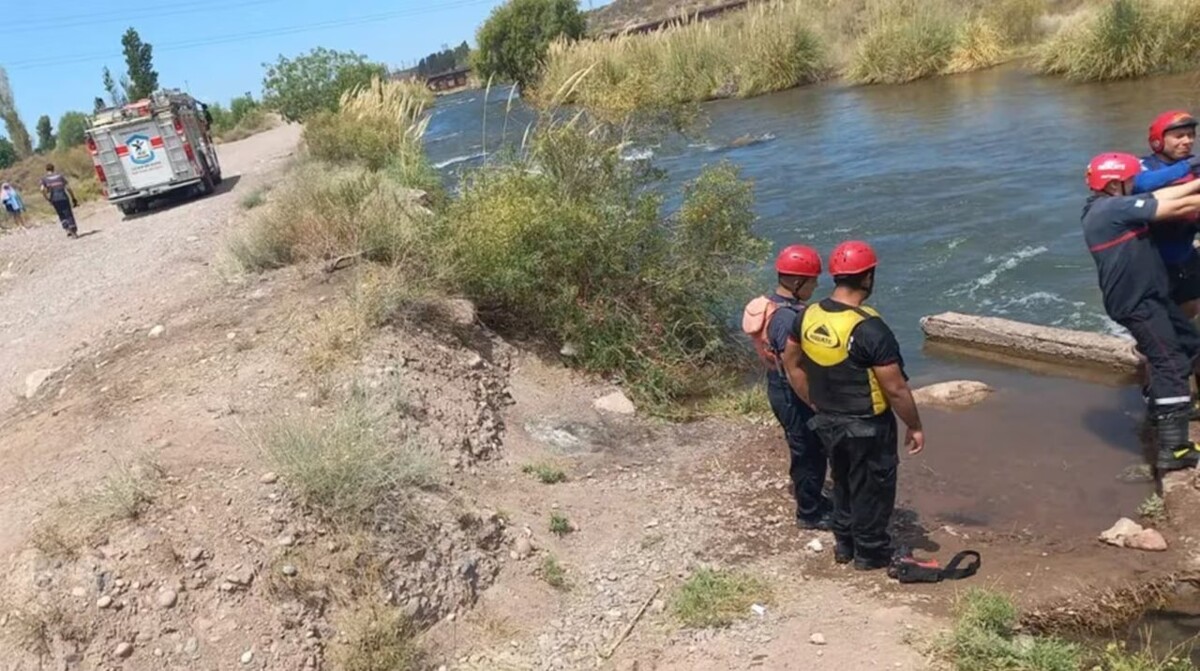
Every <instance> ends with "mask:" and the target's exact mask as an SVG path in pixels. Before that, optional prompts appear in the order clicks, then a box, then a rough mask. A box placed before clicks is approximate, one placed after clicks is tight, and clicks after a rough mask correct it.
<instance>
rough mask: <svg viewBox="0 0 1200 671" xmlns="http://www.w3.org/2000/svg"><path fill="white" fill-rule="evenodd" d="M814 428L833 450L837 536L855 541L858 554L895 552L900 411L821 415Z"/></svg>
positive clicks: (870, 556) (874, 556) (875, 555)
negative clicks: (859, 415) (891, 532)
mask: <svg viewBox="0 0 1200 671" xmlns="http://www.w3.org/2000/svg"><path fill="white" fill-rule="evenodd" d="M813 428H814V429H815V431H816V433H817V436H819V437H820V439H821V442H822V443H824V444H825V446H826V448H827V449H828V451H829V467H830V470H831V471H832V472H833V535H834V537H835V538H837V540H838V541H839V542H841V543H852V544H853V546H854V555H855V557H856V558H859V559H864V560H872V559H878V558H883V559H887V558H890V557H891V554H892V538H891V536H890V535H889V534H888V524H889V523H890V522H891V519H892V512H893V511H894V510H895V508H896V467H897V466H898V465H899V463H900V457H899V454H898V453H897V449H896V416H895V415H893V414H892V413H891V412H890V411H889V412H886V413H884V414H883V415H880V416H878V417H872V418H854V417H837V416H833V415H818V416H817V418H816V419H814V420H813Z"/></svg>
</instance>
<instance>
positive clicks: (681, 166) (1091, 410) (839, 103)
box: [427, 68, 1200, 640]
mask: <svg viewBox="0 0 1200 671" xmlns="http://www.w3.org/2000/svg"><path fill="white" fill-rule="evenodd" d="M1196 82H1197V79H1196V76H1194V75H1186V76H1176V77H1165V78H1158V79H1153V80H1143V81H1136V82H1122V83H1114V84H1093V85H1071V84H1067V83H1064V82H1062V81H1061V80H1057V79H1046V78H1038V77H1034V76H1031V75H1029V74H1026V73H1024V72H1022V71H1021V70H1020V69H1019V68H1000V69H996V70H992V71H988V72H982V73H975V74H969V75H962V76H955V77H944V78H939V79H933V80H929V81H925V82H919V83H914V84H909V85H904V86H895V87H857V88H856V87H843V86H821V87H809V88H802V89H796V90H793V91H788V92H783V93H778V94H774V95H769V96H764V97H761V98H755V99H751V100H744V101H723V102H717V103H712V104H708V105H705V106H704V110H705V113H706V116H707V118H708V120H709V124H708V126H707V128H706V129H705V131H704V133H703V137H702V138H701V139H699V140H697V139H696V138H689V139H683V138H665V139H663V140H662V141H661V144H656V145H652V146H639V147H632V148H630V149H629V150H627V156H628V158H630V159H631V160H634V159H647V160H651V161H653V162H654V163H655V164H656V165H657V166H659V167H662V168H665V169H666V170H667V171H668V173H669V175H670V181H671V182H672V184H673V185H675V186H678V184H680V183H681V182H682V181H684V180H689V179H692V178H694V177H695V176H696V175H697V174H698V172H699V171H700V170H701V169H702V168H703V166H704V165H706V164H709V163H712V162H714V161H719V160H729V161H733V162H735V163H736V164H737V165H739V166H740V167H741V169H742V171H743V174H744V176H746V177H748V178H750V179H752V180H753V181H754V193H755V198H756V207H757V210H758V214H759V215H760V221H759V224H758V231H759V232H760V233H761V234H762V235H765V236H767V237H769V238H770V239H771V240H772V242H773V243H775V248H776V249H778V248H779V247H782V246H783V245H785V244H789V243H792V242H802V243H807V244H811V245H813V246H815V247H817V248H818V249H819V250H821V251H822V253H828V251H829V250H830V249H831V248H832V247H833V246H834V245H835V244H836V243H837V242H839V241H841V240H844V239H847V238H861V239H865V240H868V241H870V242H871V243H872V244H873V245H874V246H875V248H876V250H877V251H878V253H879V255H880V259H881V261H880V269H879V273H878V279H877V289H876V294H875V296H874V297H873V298H872V304H873V305H875V306H876V307H877V308H879V309H880V310H881V312H882V313H883V315H884V317H885V318H886V319H887V321H888V323H889V324H891V325H892V327H893V329H894V330H895V331H896V332H897V335H898V336H899V338H900V342H901V345H902V347H903V348H904V352H905V357H906V359H907V361H908V367H909V372H910V374H912V376H913V378H914V382H915V383H918V384H919V383H922V382H928V381H936V380H941V379H951V378H955V377H968V378H974V379H980V380H983V381H985V382H988V383H990V384H992V385H993V386H995V387H996V388H997V389H998V392H997V394H996V395H995V396H994V397H993V398H992V399H990V400H989V401H987V402H986V403H985V404H984V405H983V406H980V408H979V409H977V410H975V411H971V412H969V413H942V412H936V411H929V412H927V413H926V415H927V417H926V424H927V432H928V434H929V436H930V448H929V450H928V451H927V454H926V455H925V456H923V457H922V458H921V460H920V461H919V462H914V463H913V464H912V465H911V466H905V469H906V470H905V472H904V474H903V475H902V495H901V498H902V505H907V506H909V507H911V508H912V509H914V510H915V511H916V512H917V513H918V514H919V515H920V516H921V517H922V519H923V520H924V521H925V523H926V525H927V526H928V525H930V524H932V525H934V526H936V525H937V524H945V525H954V526H956V527H964V526H965V527H971V526H975V527H982V528H990V529H1016V528H1022V529H1025V528H1028V529H1031V530H1032V531H1033V532H1034V533H1037V534H1042V535H1050V536H1059V537H1072V538H1077V539H1085V540H1086V539H1091V538H1094V536H1095V534H1096V533H1097V532H1098V531H1100V530H1102V529H1104V528H1106V527H1107V526H1109V525H1110V524H1111V523H1112V521H1114V520H1115V519H1116V518H1118V517H1120V516H1132V515H1133V514H1134V511H1135V509H1136V507H1137V505H1138V503H1140V502H1141V500H1142V499H1143V498H1144V497H1145V496H1146V495H1147V493H1148V492H1149V491H1150V488H1149V485H1148V484H1146V483H1144V482H1143V483H1129V482H1123V481H1120V480H1118V478H1117V477H1116V476H1117V474H1118V473H1120V472H1121V471H1122V470H1123V469H1124V468H1126V467H1129V466H1133V465H1136V464H1138V463H1139V461H1140V460H1141V455H1140V451H1141V449H1140V446H1139V443H1138V439H1137V433H1138V422H1139V415H1140V407H1139V404H1140V402H1139V398H1138V394H1137V392H1136V390H1134V389H1131V388H1128V387H1124V388H1122V387H1118V386H1100V385H1095V384H1088V383H1086V382H1082V381H1079V380H1071V379H1065V378H1061V377H1047V376H1038V375H1030V374H1028V373H1017V372H1014V371H1011V370H1006V369H1004V368H1000V367H997V366H991V365H985V364H981V363H977V362H970V361H964V360H957V359H947V358H944V357H937V356H934V355H932V354H930V353H928V352H926V351H925V349H924V348H923V347H922V336H921V332H920V327H919V321H918V320H919V319H920V318H921V317H922V316H924V315H928V314H934V313H938V312H943V311H949V310H955V311H961V312H968V313H975V314H984V315H997V316H1004V317H1009V318H1012V319H1018V320H1023V321H1029V322H1034V323H1039V324H1048V325H1056V326H1063V327H1068V328H1076V329H1084V330H1091V331H1098V332H1113V333H1120V329H1119V327H1117V326H1116V325H1115V324H1113V323H1112V322H1111V321H1109V320H1108V319H1107V317H1106V316H1105V315H1104V312H1103V310H1102V308H1101V305H1100V300H1099V299H1100V296H1099V291H1098V290H1097V287H1096V276H1095V268H1094V265H1093V263H1092V260H1091V258H1090V256H1089V254H1088V252H1087V250H1086V248H1085V246H1084V244H1083V239H1082V235H1081V232H1080V227H1079V216H1080V211H1081V208H1082V206H1083V204H1084V200H1085V198H1086V197H1087V192H1086V189H1085V187H1084V185H1083V173H1084V166H1085V165H1086V164H1087V162H1088V160H1089V159H1090V158H1091V157H1092V156H1093V155H1094V154H1096V153H1099V152H1101V151H1109V150H1119V151H1130V152H1137V153H1139V154H1141V153H1144V151H1145V149H1146V126H1147V124H1148V123H1149V120H1150V118H1151V117H1153V116H1154V115H1156V114H1157V113H1158V112H1160V111H1162V110H1164V109H1169V108H1177V107H1182V108H1191V107H1194V106H1195V104H1196V103H1197V102H1200V100H1198V96H1197V95H1196V93H1195V91H1196ZM532 118H533V115H532V114H531V113H530V112H529V111H528V110H527V109H525V108H524V107H523V106H522V105H521V103H520V101H519V100H513V99H511V98H510V97H509V92H508V91H507V90H500V91H497V90H493V91H492V92H491V94H490V97H487V98H486V105H485V93H484V92H483V91H470V92H466V93H461V94H458V95H455V96H451V97H448V98H445V99H443V100H441V101H439V104H438V107H437V110H436V112H435V114H434V117H433V119H432V122H431V124H430V127H429V134H428V137H427V141H428V151H429V154H430V156H431V158H432V160H433V162H434V163H435V164H437V165H438V166H439V167H440V168H441V169H443V170H444V171H445V173H446V175H447V177H448V178H450V179H451V180H453V179H454V177H455V175H457V174H458V171H460V170H462V169H469V168H470V167H471V166H474V165H478V164H479V162H481V161H484V160H486V157H485V150H486V152H491V153H495V152H496V151H497V150H498V149H500V148H501V147H502V146H504V145H505V144H510V145H511V144H516V143H519V142H520V141H521V138H522V136H523V134H524V133H525V131H526V127H527V125H528V124H529V123H530V121H531V120H532ZM485 126H486V128H485ZM485 134H486V137H487V142H486V144H485V143H484V136H485ZM762 277H763V282H764V288H765V287H766V286H768V285H769V282H770V279H771V272H770V270H769V269H766V268H764V269H763V272H762ZM825 282H826V284H828V280H825ZM826 288H828V287H826ZM733 316H734V315H731V318H732V317H733ZM1170 638H1172V639H1174V640H1179V636H1178V635H1176V634H1171V635H1170Z"/></svg>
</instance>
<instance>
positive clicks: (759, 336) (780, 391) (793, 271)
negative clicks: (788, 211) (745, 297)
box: [742, 245, 832, 531]
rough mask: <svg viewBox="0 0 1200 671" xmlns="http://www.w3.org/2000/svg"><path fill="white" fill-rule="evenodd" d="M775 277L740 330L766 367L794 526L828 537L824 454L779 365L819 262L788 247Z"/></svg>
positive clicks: (806, 251)
mask: <svg viewBox="0 0 1200 671" xmlns="http://www.w3.org/2000/svg"><path fill="white" fill-rule="evenodd" d="M775 272H776V275H777V276H778V284H777V286H776V287H775V291H774V292H773V293H772V294H770V295H767V296H760V297H758V298H755V299H754V300H752V301H750V303H749V304H748V305H747V306H746V309H745V311H744V312H743V314H742V329H743V331H745V332H746V334H747V335H749V336H750V339H751V341H752V342H753V343H754V348H755V350H757V351H758V354H759V356H760V357H761V358H762V360H763V363H764V364H765V366H766V369H767V399H768V400H769V401H770V403H771V410H772V412H774V413H775V419H777V420H779V424H780V425H781V426H782V427H783V432H784V436H785V438H786V439H787V444H788V451H789V452H790V453H791V463H790V466H789V468H788V472H789V474H790V475H791V479H792V491H793V493H794V495H795V498H796V526H798V527H800V528H801V529H817V530H822V531H827V530H828V529H829V523H830V510H831V508H832V505H831V504H830V502H829V500H828V499H826V498H825V497H824V496H823V495H822V493H821V490H822V488H823V487H824V485H825V473H826V471H827V470H828V462H827V460H826V457H825V450H824V449H823V448H822V447H821V445H820V443H819V442H818V441H817V438H816V436H815V435H813V432H812V429H810V428H809V427H808V421H809V420H810V419H812V416H813V412H812V409H811V408H809V407H808V406H807V405H805V403H804V402H803V401H802V400H800V397H798V396H797V395H796V392H795V391H793V389H792V386H791V385H790V384H789V383H788V378H787V375H786V373H785V372H784V370H783V365H782V362H781V357H782V355H783V351H784V349H785V348H786V347H787V341H788V338H789V337H790V334H791V333H792V332H794V331H795V322H796V320H797V319H799V316H800V314H801V313H802V312H803V311H804V306H805V303H806V302H807V301H808V299H810V298H812V294H813V291H814V290H816V288H817V278H818V277H820V275H821V256H820V254H818V253H817V251H816V250H815V249H813V248H812V247H806V246H804V245H790V246H788V247H785V248H784V249H783V251H781V252H780V253H779V256H778V257H777V258H776V259H775Z"/></svg>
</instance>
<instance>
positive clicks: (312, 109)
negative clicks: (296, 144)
mask: <svg viewBox="0 0 1200 671" xmlns="http://www.w3.org/2000/svg"><path fill="white" fill-rule="evenodd" d="M266 68H267V72H266V74H265V75H264V76H263V102H264V104H266V106H267V107H268V108H269V109H272V110H274V111H276V112H278V113H279V114H280V116H282V117H283V119H284V120H285V121H289V122H292V121H305V120H307V119H308V118H309V117H311V116H312V115H314V114H316V113H317V112H320V111H326V112H332V111H334V110H336V109H337V105H338V100H339V99H340V98H341V96H342V94H343V93H345V92H347V91H352V90H354V89H356V88H359V87H362V86H366V85H367V84H369V83H370V82H371V80H372V79H373V78H380V79H382V78H384V77H386V76H387V68H386V67H385V66H384V65H382V64H380V63H372V62H370V61H368V60H367V58H366V57H365V56H362V55H360V54H356V53H354V52H352V51H351V52H340V51H335V50H332V49H326V48H324V47H320V48H317V49H313V50H312V51H310V52H308V53H307V54H302V55H300V56H297V57H296V58H294V59H293V58H284V57H283V56H280V57H279V60H278V61H276V62H275V63H274V64H272V65H267V66H266Z"/></svg>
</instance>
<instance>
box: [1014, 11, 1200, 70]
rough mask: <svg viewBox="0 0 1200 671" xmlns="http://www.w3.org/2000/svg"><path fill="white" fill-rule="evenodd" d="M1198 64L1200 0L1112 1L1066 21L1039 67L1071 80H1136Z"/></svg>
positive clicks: (1041, 54)
mask: <svg viewBox="0 0 1200 671" xmlns="http://www.w3.org/2000/svg"><path fill="white" fill-rule="evenodd" d="M1197 66H1200V0H1178V1H1175V0H1171V1H1170V2H1168V1H1167V0H1110V1H1108V2H1104V3H1101V4H1099V5H1095V6H1092V7H1089V8H1087V9H1085V10H1083V11H1081V12H1079V13H1077V14H1076V15H1074V16H1073V17H1072V20H1069V21H1065V22H1064V23H1063V25H1062V26H1060V28H1059V29H1058V31H1057V32H1055V34H1054V35H1053V36H1052V37H1051V38H1050V40H1049V41H1047V42H1046V43H1045V44H1044V45H1042V46H1041V47H1040V48H1039V49H1038V52H1037V59H1036V62H1035V68H1036V69H1037V70H1038V71H1039V72H1041V73H1043V74H1050V75H1061V76H1063V77H1066V78H1067V79H1070V80H1072V81H1109V80H1116V79H1132V78H1136V77H1145V76H1148V75H1154V74H1160V73H1165V72H1173V71H1179V70H1185V69H1189V68H1195V67H1197Z"/></svg>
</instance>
